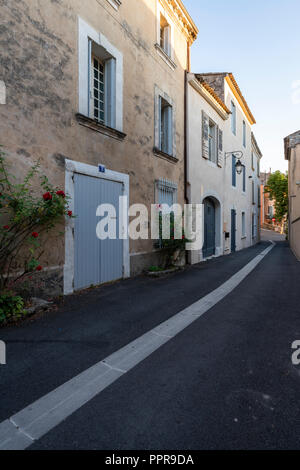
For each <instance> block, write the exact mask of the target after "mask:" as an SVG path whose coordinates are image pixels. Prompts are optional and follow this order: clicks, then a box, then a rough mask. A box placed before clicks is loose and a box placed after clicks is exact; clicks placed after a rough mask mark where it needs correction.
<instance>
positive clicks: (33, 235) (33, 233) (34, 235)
mask: <svg viewBox="0 0 300 470" xmlns="http://www.w3.org/2000/svg"><path fill="white" fill-rule="evenodd" d="M31 236H32V237H33V238H37V237H38V236H39V234H38V233H37V232H32V234H31Z"/></svg>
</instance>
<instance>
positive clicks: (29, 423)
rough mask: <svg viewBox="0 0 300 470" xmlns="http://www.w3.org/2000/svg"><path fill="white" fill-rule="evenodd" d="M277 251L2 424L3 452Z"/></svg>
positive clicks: (29, 440) (50, 423)
mask: <svg viewBox="0 0 300 470" xmlns="http://www.w3.org/2000/svg"><path fill="white" fill-rule="evenodd" d="M272 248H274V244H273V242H272V245H271V246H269V247H268V248H267V249H265V250H264V251H263V252H262V253H260V254H259V255H258V256H256V257H255V258H254V259H253V260H252V261H250V263H248V264H247V265H246V266H244V267H243V268H242V269H241V270H240V271H239V272H238V273H236V274H235V275H234V276H232V277H231V278H230V279H229V280H228V281H227V282H225V283H224V284H222V285H221V286H220V287H218V288H217V289H215V290H214V291H213V292H211V293H210V294H208V295H206V296H205V297H203V298H202V299H200V300H199V301H197V302H195V303H194V304H193V305H191V306H190V307H188V308H186V309H185V310H183V311H182V312H179V313H178V314H176V315H175V316H173V317H172V318H170V319H169V320H167V321H165V322H163V323H162V324H160V325H159V326H157V327H155V328H154V329H153V330H151V331H149V332H148V333H146V334H144V335H143V336H141V337H140V338H138V339H136V340H135V341H132V342H131V343H130V344H128V345H127V346H125V347H123V348H122V349H120V350H119V351H117V352H115V353H113V354H112V355H111V356H109V357H107V358H106V359H104V360H103V361H100V362H99V363H98V364H95V365H94V366H92V367H90V368H89V369H87V370H86V371H84V372H82V373H81V374H79V375H77V376H76V377H74V378H73V379H71V380H69V381H68V382H66V383H65V384H63V385H61V386H60V387H58V388H57V389H55V390H53V391H52V392H50V393H48V394H47V395H45V396H44V397H42V398H40V399H39V400H37V401H35V402H34V403H32V404H31V405H29V406H27V407H26V408H24V409H23V410H22V411H20V412H19V413H17V414H15V415H14V416H12V417H11V418H10V419H8V420H6V421H3V422H2V423H1V424H0V450H24V449H26V448H27V447H29V446H30V445H31V444H33V443H34V441H36V440H38V439H40V438H41V437H42V436H44V435H45V434H46V433H47V432H49V431H50V430H51V429H53V428H54V427H55V426H57V425H59V424H60V423H61V422H62V421H64V420H65V419H66V418H68V417H69V416H70V415H71V414H73V413H74V412H75V411H76V410H78V409H79V408H81V407H82V406H83V405H85V404H86V403H87V402H89V401H90V400H91V399H92V398H94V397H95V396H96V395H98V394H99V393H100V392H102V391H103V390H104V389H105V388H107V387H108V386H109V385H111V384H112V383H113V382H115V381H116V380H118V379H119V378H120V377H121V376H123V375H124V374H126V373H127V372H128V371H130V370H131V369H133V368H134V367H135V366H136V365H137V364H139V363H140V362H142V361H143V360H144V359H146V358H147V357H148V356H150V355H151V354H152V353H153V352H154V351H157V350H158V349H159V348H160V347H161V346H162V345H164V344H165V343H167V342H168V341H169V340H170V339H172V338H174V337H175V336H176V335H177V334H178V333H180V332H181V331H183V330H184V329H185V328H187V327H188V326H189V325H191V324H192V323H193V322H194V321H196V320H197V319H198V318H200V317H201V316H202V315H203V314H204V313H206V312H207V311H208V310H210V309H211V308H212V307H214V306H215V305H216V304H217V303H218V302H220V301H221V300H222V299H224V298H225V297H226V296H227V295H228V294H230V293H231V292H232V291H233V290H234V289H235V288H236V287H237V286H238V285H239V284H240V283H241V282H242V281H243V280H244V279H245V278H246V277H247V276H248V275H249V274H250V273H251V272H252V271H253V270H254V269H255V268H256V266H257V265H258V264H259V263H260V262H261V261H262V260H263V258H264V257H265V256H266V255H267V254H268V253H269V252H270V251H271V250H272Z"/></svg>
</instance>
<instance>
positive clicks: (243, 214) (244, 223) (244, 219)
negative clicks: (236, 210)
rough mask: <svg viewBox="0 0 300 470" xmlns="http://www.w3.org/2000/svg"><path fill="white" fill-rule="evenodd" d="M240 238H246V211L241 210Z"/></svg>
mask: <svg viewBox="0 0 300 470" xmlns="http://www.w3.org/2000/svg"><path fill="white" fill-rule="evenodd" d="M242 238H246V213H245V212H242Z"/></svg>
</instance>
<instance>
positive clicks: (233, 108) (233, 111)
mask: <svg viewBox="0 0 300 470" xmlns="http://www.w3.org/2000/svg"><path fill="white" fill-rule="evenodd" d="M231 130H232V133H233V134H234V135H236V106H235V104H234V102H233V101H231Z"/></svg>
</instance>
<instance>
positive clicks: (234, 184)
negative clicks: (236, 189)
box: [232, 155, 236, 186]
mask: <svg viewBox="0 0 300 470" xmlns="http://www.w3.org/2000/svg"><path fill="white" fill-rule="evenodd" d="M235 163H236V159H235V156H234V155H232V186H236V168H235Z"/></svg>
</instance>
